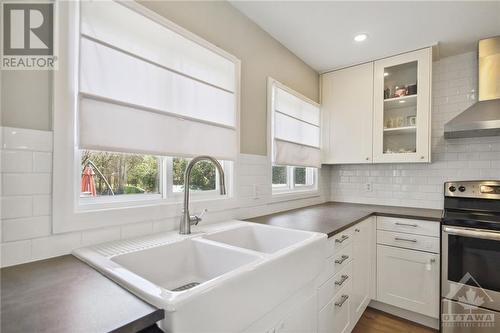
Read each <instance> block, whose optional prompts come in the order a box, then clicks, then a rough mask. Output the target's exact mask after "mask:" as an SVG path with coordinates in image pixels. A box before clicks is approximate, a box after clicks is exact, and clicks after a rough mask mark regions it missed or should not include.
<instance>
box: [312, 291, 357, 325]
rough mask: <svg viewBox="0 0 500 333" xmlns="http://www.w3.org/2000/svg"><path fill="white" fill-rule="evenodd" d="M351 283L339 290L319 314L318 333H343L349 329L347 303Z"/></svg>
mask: <svg viewBox="0 0 500 333" xmlns="http://www.w3.org/2000/svg"><path fill="white" fill-rule="evenodd" d="M350 297H351V282H347V284H346V285H345V286H344V287H343V288H342V289H340V291H339V292H338V294H337V295H336V296H335V297H334V298H333V299H332V300H331V301H330V302H328V304H327V305H326V306H325V307H324V308H323V309H322V310H321V311H320V312H319V316H318V332H320V333H345V332H347V331H348V329H349V326H350V325H349V324H350V322H349V303H350Z"/></svg>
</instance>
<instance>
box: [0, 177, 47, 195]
mask: <svg viewBox="0 0 500 333" xmlns="http://www.w3.org/2000/svg"><path fill="white" fill-rule="evenodd" d="M50 179H51V177H50V174H48V173H40V174H37V173H27V174H23V173H10V174H2V181H3V184H2V185H3V195H5V196H8V195H33V194H49V193H50V192H51V187H52V184H51V181H50Z"/></svg>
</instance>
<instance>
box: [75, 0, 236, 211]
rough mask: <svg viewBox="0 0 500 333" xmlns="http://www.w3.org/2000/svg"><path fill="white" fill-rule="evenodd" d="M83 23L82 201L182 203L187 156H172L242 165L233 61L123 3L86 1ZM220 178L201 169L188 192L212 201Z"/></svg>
mask: <svg viewBox="0 0 500 333" xmlns="http://www.w3.org/2000/svg"><path fill="white" fill-rule="evenodd" d="M81 22H82V24H81V30H80V57H79V68H78V73H79V78H78V87H79V89H78V91H79V92H78V115H79V121H78V128H79V131H78V134H79V138H78V139H79V140H78V146H79V149H80V152H81V162H82V173H81V175H78V176H79V177H80V176H81V178H82V189H81V191H80V198H81V199H83V200H81V201H82V202H85V203H89V202H99V201H102V200H103V199H101V197H106V198H107V199H106V201H110V200H112V199H115V200H123V198H125V197H126V200H145V199H169V198H176V194H178V193H180V192H182V191H183V184H184V171H185V169H186V166H187V164H188V162H189V158H178V157H175V156H178V155H181V154H182V155H188V156H196V155H202V154H206V155H211V156H216V157H223V158H229V159H233V158H234V157H235V152H236V148H235V146H236V144H237V139H236V130H235V129H236V128H235V125H236V113H235V110H236V103H235V100H236V98H235V94H234V92H235V86H236V84H235V82H234V79H235V66H234V64H233V63H232V62H231V61H230V60H228V59H226V58H224V57H221V56H220V55H218V54H216V53H214V52H212V51H210V50H207V49H206V48H204V47H201V46H200V45H197V44H196V43H194V42H192V41H190V40H188V39H186V38H184V37H182V36H180V35H179V34H177V33H175V32H174V31H172V30H170V29H168V28H166V27H164V26H162V25H161V24H158V23H157V22H154V21H152V20H149V19H147V18H145V17H144V16H143V15H141V14H139V13H137V12H135V11H133V10H131V9H130V8H128V7H126V6H124V5H122V4H120V3H115V2H112V1H85V2H82V3H81ZM132 22H133V23H134V24H129V23H132ZM138 31H140V32H142V33H143V34H138ZM145 35H148V36H150V39H144V38H143V36H145ZM165 50H169V51H165ZM179 63H180V65H179ZM197 66H198V69H197V70H196V67H197ZM124 133H127V135H123V134H124ZM96 150H97V151H96ZM98 151H100V152H98ZM113 151H120V152H127V153H111V152H113ZM144 152H147V154H143V153H144ZM169 156H173V157H169ZM217 177H218V174H217V172H216V169H215V167H214V166H213V165H212V164H211V163H209V162H200V163H198V164H197V165H196V166H195V168H194V169H193V173H192V183H191V189H192V190H193V192H195V193H201V192H203V193H205V194H210V193H213V194H214V195H215V192H216V190H217V185H216V184H217ZM92 182H94V183H96V185H93V184H92ZM92 198H93V199H95V200H91V199H92Z"/></svg>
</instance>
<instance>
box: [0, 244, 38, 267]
mask: <svg viewBox="0 0 500 333" xmlns="http://www.w3.org/2000/svg"><path fill="white" fill-rule="evenodd" d="M0 248H1V251H0V252H1V253H2V256H1V263H0V264H1V266H2V267H5V266H11V265H16V264H21V263H24V262H28V261H31V260H32V259H31V240H23V241H18V242H8V243H2V244H1V245H0Z"/></svg>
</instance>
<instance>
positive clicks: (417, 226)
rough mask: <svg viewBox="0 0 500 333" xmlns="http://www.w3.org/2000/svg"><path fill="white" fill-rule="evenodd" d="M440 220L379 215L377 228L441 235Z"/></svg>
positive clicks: (433, 235) (416, 233)
mask: <svg viewBox="0 0 500 333" xmlns="http://www.w3.org/2000/svg"><path fill="white" fill-rule="evenodd" d="M440 228H441V225H440V223H439V222H434V221H422V220H412V219H404V218H397V217H385V216H377V229H378V230H387V231H394V232H404V233H408V234H415V235H425V236H432V237H439V233H440Z"/></svg>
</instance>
